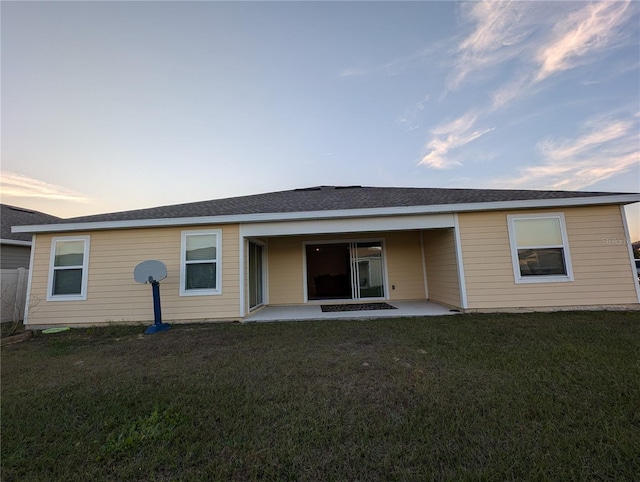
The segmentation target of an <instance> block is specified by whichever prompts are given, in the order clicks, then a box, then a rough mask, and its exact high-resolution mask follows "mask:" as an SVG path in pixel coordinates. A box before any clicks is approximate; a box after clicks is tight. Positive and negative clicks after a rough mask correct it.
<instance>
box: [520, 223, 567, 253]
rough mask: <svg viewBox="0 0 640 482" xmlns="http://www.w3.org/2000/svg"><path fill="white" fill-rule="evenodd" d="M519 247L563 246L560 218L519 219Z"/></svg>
mask: <svg viewBox="0 0 640 482" xmlns="http://www.w3.org/2000/svg"><path fill="white" fill-rule="evenodd" d="M514 226H515V228H516V242H517V245H518V246H562V233H561V231H560V220H559V219H558V218H540V219H517V220H515V221H514Z"/></svg>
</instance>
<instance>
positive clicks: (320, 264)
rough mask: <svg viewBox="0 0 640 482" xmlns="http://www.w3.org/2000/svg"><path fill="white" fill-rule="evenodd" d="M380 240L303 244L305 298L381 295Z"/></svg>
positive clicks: (354, 298) (383, 292) (382, 293)
mask: <svg viewBox="0 0 640 482" xmlns="http://www.w3.org/2000/svg"><path fill="white" fill-rule="evenodd" d="M382 250H383V246H382V242H381V241H366V242H363V241H354V242H345V243H321V244H308V245H306V250H305V255H306V268H307V299H308V300H361V299H368V298H384V296H385V290H384V285H385V282H384V260H383V253H382Z"/></svg>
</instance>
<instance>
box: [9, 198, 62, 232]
mask: <svg viewBox="0 0 640 482" xmlns="http://www.w3.org/2000/svg"><path fill="white" fill-rule="evenodd" d="M58 221H61V219H60V218H57V217H55V216H51V215H50V214H45V213H41V212H39V211H33V210H31V209H25V208H19V207H17V206H10V205H8V204H0V224H2V234H1V237H2V239H11V240H13V241H31V234H30V233H12V232H11V226H24V225H30V224H50V223H55V222H58Z"/></svg>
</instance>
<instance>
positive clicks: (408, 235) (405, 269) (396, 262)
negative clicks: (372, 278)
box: [384, 231, 426, 300]
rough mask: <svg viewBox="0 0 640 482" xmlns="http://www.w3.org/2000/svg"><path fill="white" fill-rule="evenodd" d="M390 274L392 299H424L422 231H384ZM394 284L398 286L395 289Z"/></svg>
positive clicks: (390, 297)
mask: <svg viewBox="0 0 640 482" xmlns="http://www.w3.org/2000/svg"><path fill="white" fill-rule="evenodd" d="M384 239H385V248H386V252H387V272H388V274H389V283H388V285H389V299H390V300H424V299H425V298H426V294H425V289H424V274H423V271H422V254H421V253H420V233H419V232H418V231H402V232H392V233H384ZM393 286H395V287H396V289H395V290H393Z"/></svg>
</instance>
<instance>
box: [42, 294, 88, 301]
mask: <svg viewBox="0 0 640 482" xmlns="http://www.w3.org/2000/svg"><path fill="white" fill-rule="evenodd" d="M86 300H87V295H57V296H56V295H50V296H47V301H86Z"/></svg>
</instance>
